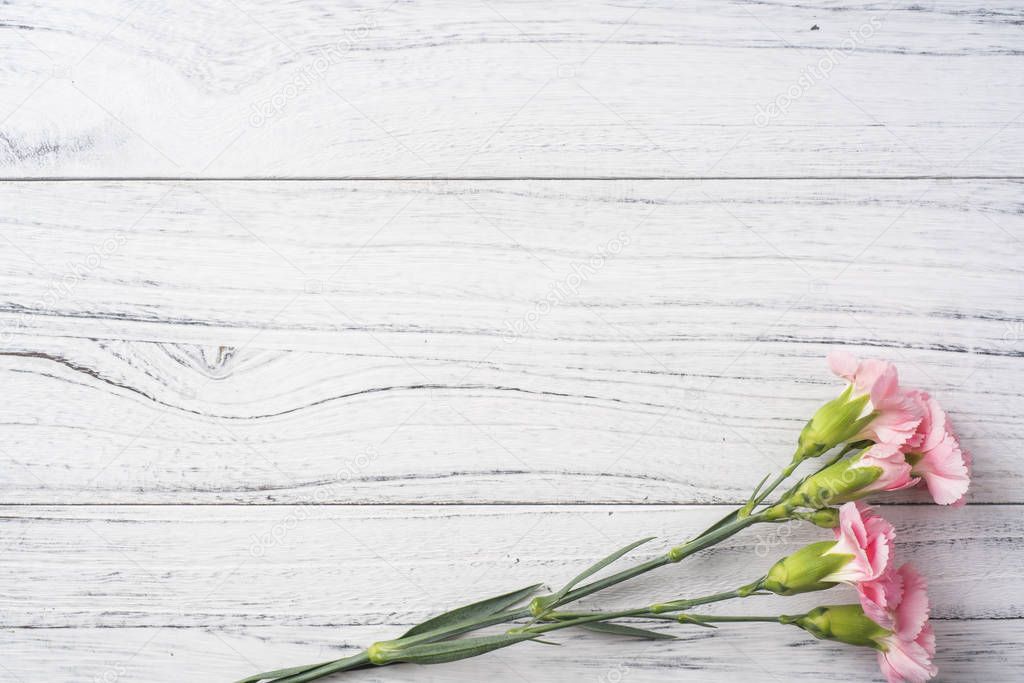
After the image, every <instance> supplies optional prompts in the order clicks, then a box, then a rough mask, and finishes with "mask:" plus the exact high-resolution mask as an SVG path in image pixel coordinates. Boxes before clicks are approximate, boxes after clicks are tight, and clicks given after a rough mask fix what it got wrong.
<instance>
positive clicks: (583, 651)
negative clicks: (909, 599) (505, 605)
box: [0, 620, 1024, 683]
mask: <svg viewBox="0 0 1024 683" xmlns="http://www.w3.org/2000/svg"><path fill="white" fill-rule="evenodd" d="M933 624H934V627H935V632H936V637H937V639H938V643H939V648H940V649H939V655H938V660H937V661H938V665H939V669H940V674H939V678H938V679H936V680H938V681H955V682H956V683H984V682H985V681H991V680H1002V679H1003V678H1004V677H1005V676H1006V672H1013V671H1019V670H1020V668H1021V667H1022V666H1024V654H1022V653H1024V648H1022V647H1021V644H1022V643H1024V623H1022V622H1021V621H1020V620H991V621H936V622H933ZM407 627H408V626H407V624H398V623H396V624H380V625H372V626H359V625H349V624H345V625H337V626H247V627H237V628H225V629H219V628H100V629H89V628H60V629H26V630H20V631H17V632H16V635H17V638H10V637H5V638H4V639H3V640H2V641H0V655H2V657H3V661H2V663H0V667H2V668H0V672H3V673H4V675H5V676H6V677H8V678H7V679H8V680H11V681H13V682H14V683H29V682H30V681H33V680H36V679H37V678H38V676H39V673H40V672H41V671H42V672H45V674H46V675H47V678H48V680H69V681H70V680H75V681H77V680H82V679H83V678H84V679H85V680H89V681H94V680H96V681H117V680H121V681H124V680H130V681H162V680H201V681H222V682H227V681H234V680H238V679H239V678H241V677H242V676H247V675H249V674H251V673H254V672H256V671H268V670H270V669H273V668H275V667H282V666H292V665H296V664H298V663H302V662H307V661H309V662H314V661H324V660H327V659H335V658H338V657H342V656H345V655H348V654H352V653H354V652H356V651H357V649H358V648H362V647H366V646H368V645H369V644H371V643H373V642H375V641H377V640H381V639H386V638H390V637H394V635H395V634H396V633H400V632H402V631H403V630H404V628H407ZM673 632H674V633H676V634H677V635H679V636H680V640H677V641H668V642H657V643H646V642H640V641H624V640H621V641H620V640H612V639H610V638H608V637H605V636H599V635H597V634H577V635H563V636H561V637H559V639H558V640H559V642H561V643H564V647H559V648H555V647H545V646H541V645H530V644H525V645H517V646H515V647H512V648H509V649H507V650H503V651H500V652H496V653H491V654H489V655H485V656H484V657H483V658H480V659H477V660H470V661H464V662H454V663H452V664H445V665H441V666H428V667H416V666H411V665H404V666H397V667H389V668H387V669H379V670H371V671H359V672H351V673H350V674H346V676H345V677H344V678H338V679H336V680H337V681H353V682H354V683H369V682H370V681H373V682H375V683H380V682H381V681H389V682H395V683H399V682H400V683H477V682H478V681H480V680H481V676H486V678H487V680H488V681H495V682H496V683H523V681H538V680H545V681H546V680H565V681H569V680H572V681H601V682H604V683H617V682H619V681H627V680H628V681H632V682H639V683H662V682H663V681H665V680H672V681H687V682H688V683H708V682H710V683H734V682H735V681H736V680H737V679H740V678H746V679H750V680H764V681H771V682H772V683H775V682H777V681H801V682H806V683H821V681H827V680H843V681H880V680H882V678H880V674H879V673H878V667H877V665H876V664H875V657H874V655H873V654H872V653H871V652H870V651H868V650H858V649H853V648H850V647H847V646H843V645H839V644H837V643H828V642H822V641H816V640H814V639H812V638H811V637H810V636H808V635H807V634H805V633H802V632H800V631H797V630H796V629H784V628H782V627H779V626H771V625H761V626H758V625H749V624H733V625H730V626H729V627H728V628H724V627H723V628H722V629H719V630H718V631H715V632H713V633H708V632H706V631H704V630H703V629H701V630H700V631H699V632H694V631H692V630H689V631H688V630H684V629H683V627H680V626H677V627H674V631H673ZM11 633H12V632H11V631H7V632H6V634H7V635H10V634H11ZM56 647H59V648H60V652H61V656H60V657H55V656H54V649H55V648H56ZM329 680H330V679H329Z"/></svg>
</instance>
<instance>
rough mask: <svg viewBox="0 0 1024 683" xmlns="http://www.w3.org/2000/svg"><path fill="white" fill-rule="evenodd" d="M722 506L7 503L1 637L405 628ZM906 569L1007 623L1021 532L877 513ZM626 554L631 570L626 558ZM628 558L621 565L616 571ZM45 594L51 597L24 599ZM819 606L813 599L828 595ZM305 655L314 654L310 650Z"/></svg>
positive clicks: (695, 588) (732, 566)
mask: <svg viewBox="0 0 1024 683" xmlns="http://www.w3.org/2000/svg"><path fill="white" fill-rule="evenodd" d="M724 510H725V508H722V507H714V506H713V507H707V506H696V507H680V506H675V507H655V506H618V507H605V506H578V507H565V506H560V507H546V506H447V507H443V508H433V507H428V506H409V507H406V506H365V507H363V506H350V507H339V506H317V505H307V506H227V507H222V506H70V507H46V506H15V507H6V508H4V509H3V511H2V518H0V524H2V535H0V537H2V538H3V539H4V544H5V548H4V557H5V561H4V563H3V566H2V567H0V586H2V587H3V590H2V591H0V601H2V602H0V605H2V608H3V609H2V610H0V625H2V627H3V628H121V627H133V628H136V627H183V628H184V627H204V628H233V627H240V626H257V625H259V626H284V625H287V626H335V625H345V624H362V625H389V624H395V623H415V622H418V621H422V620H423V619H426V618H427V617H429V616H430V615H431V614H434V613H437V612H440V611H442V610H444V609H446V608H450V607H452V606H455V605H457V604H461V603H463V602H468V601H470V600H472V599H477V598H482V597H486V596H488V595H493V594H496V593H499V592H504V591H507V590H511V589H513V588H516V587H521V586H525V585H530V584H532V583H536V582H539V581H547V582H549V583H550V584H551V585H555V586H557V585H559V584H560V582H563V581H565V580H568V579H569V578H570V577H571V576H573V575H574V574H575V573H577V572H578V571H579V570H580V569H581V568H583V567H584V566H586V565H588V564H590V563H591V562H593V561H594V560H596V559H597V558H599V557H601V556H603V555H605V554H606V553H607V552H609V551H610V550H612V549H614V548H616V547H621V546H622V545H624V544H625V543H627V542H629V541H632V540H635V539H637V538H641V537H644V536H649V535H657V536H658V537H659V539H661V540H659V541H656V542H654V543H652V544H649V546H648V547H646V548H645V549H644V550H643V551H639V550H638V551H635V552H634V553H633V554H632V555H631V556H630V559H632V560H633V561H638V560H640V559H644V558H647V557H652V556H654V555H656V554H659V553H661V552H664V551H667V549H668V548H669V547H670V546H671V545H673V544H675V543H677V542H682V541H683V540H685V539H686V538H687V537H689V536H692V535H694V534H696V533H699V532H700V531H701V530H703V529H704V528H706V527H707V526H708V525H709V524H710V523H712V522H713V521H715V520H716V519H717V518H718V517H720V516H721V515H722V514H723V512H724ZM881 510H882V513H883V514H884V515H886V517H887V518H889V519H890V520H891V521H892V522H893V524H894V525H895V526H896V528H897V529H898V553H899V557H900V558H901V561H906V560H910V561H913V562H915V563H916V564H917V565H918V566H919V567H920V568H921V571H922V572H923V573H924V574H926V575H927V577H928V579H929V582H930V589H929V593H930V595H931V598H932V604H933V609H932V614H933V615H934V617H936V618H939V619H1018V618H1020V617H1022V616H1024V614H1022V612H1024V598H1022V597H1021V595H1020V592H1019V591H1017V590H1015V587H1016V586H1017V585H1018V584H1019V582H1020V580H1021V576H1020V571H1021V569H1020V568H1021V566H1022V563H1021V560H1022V559H1024V557H1022V553H1024V551H1022V547H1024V546H1022V543H1021V537H1022V535H1024V527H1022V520H1021V515H1020V508H1019V507H1017V506H968V507H967V508H964V509H961V510H949V509H939V508H936V507H934V506H929V507H923V506H891V505H886V506H883V507H881ZM826 537H830V534H829V533H828V532H826V531H823V530H821V529H817V528H815V527H811V526H809V525H806V524H799V525H787V526H762V527H759V528H755V529H751V530H749V531H747V532H746V533H744V534H742V535H739V536H736V537H734V538H733V539H730V540H729V541H727V542H725V543H723V544H721V545H719V546H716V547H715V548H713V549H711V550H710V551H707V552H705V553H702V554H700V555H697V556H694V557H692V558H690V559H689V560H688V561H686V562H685V563H684V564H681V565H676V566H674V567H672V568H665V569H662V570H659V571H658V572H655V573H652V574H649V575H647V576H645V577H641V578H639V579H637V580H635V581H633V582H629V583H627V584H624V585H622V586H619V587H616V589H615V590H614V591H611V592H610V593H609V595H608V596H605V597H603V598H601V599H599V600H596V601H595V600H593V599H591V600H589V602H588V603H587V604H589V605H591V606H592V607H593V606H595V605H600V606H602V607H608V608H625V607H629V606H637V605H642V604H647V603H648V602H650V601H659V600H660V601H664V600H667V599H673V598H678V597H692V596H699V595H707V594H710V593H715V592H719V591H722V590H727V589H729V588H732V587H738V586H740V585H743V584H746V583H749V582H750V581H753V580H755V579H756V578H758V576H760V575H762V574H763V572H765V571H766V570H767V568H768V567H769V566H770V565H771V564H772V563H773V562H774V561H775V560H777V559H778V558H779V557H781V556H782V555H784V554H786V553H787V552H791V551H793V550H796V549H797V548H799V547H801V546H802V545H803V544H804V543H807V542H811V541H814V540H821V539H823V538H826ZM625 561H628V560H624V562H625ZM623 566H625V565H623ZM25 586H45V587H46V588H45V590H24V589H23V588H24V587H25ZM854 598H855V593H854V592H853V591H852V589H833V591H831V592H830V593H829V594H827V595H821V594H806V595H802V596H796V597H792V598H779V597H774V596H768V597H756V598H750V599H749V600H748V602H749V604H732V603H730V604H728V605H725V606H723V607H722V608H721V609H720V611H721V612H725V613H747V614H750V613H751V611H752V610H758V611H767V612H768V613H773V612H775V613H778V612H785V613H799V611H800V610H801V609H808V608H811V607H813V606H815V605H817V604H830V603H831V604H834V603H835V602H836V601H845V600H848V599H854ZM823 601H824V602H823ZM314 658H315V654H314Z"/></svg>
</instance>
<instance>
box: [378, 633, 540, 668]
mask: <svg viewBox="0 0 1024 683" xmlns="http://www.w3.org/2000/svg"><path fill="white" fill-rule="evenodd" d="M534 638H536V635H535V634H533V633H503V634H501V635H497V636H480V637H478V638H463V639H462V640H445V641H442V642H440V643H426V644H424V645H412V646H410V647H406V648H401V649H400V650H398V651H397V652H395V653H394V654H393V655H392V657H391V661H395V662H413V663H416V664H443V663H445V662H454V661H456V660H459V659H467V658H469V657H476V656H477V655H482V654H484V653H487V652H491V651H493V650H497V649H500V648H503V647H508V646H509V645H515V644H516V643H521V642H523V641H524V640H532V639H534Z"/></svg>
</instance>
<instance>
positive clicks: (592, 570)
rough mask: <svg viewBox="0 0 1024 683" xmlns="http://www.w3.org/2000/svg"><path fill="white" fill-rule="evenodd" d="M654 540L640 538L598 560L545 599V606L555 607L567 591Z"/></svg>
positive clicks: (652, 538) (651, 538) (651, 537)
mask: <svg viewBox="0 0 1024 683" xmlns="http://www.w3.org/2000/svg"><path fill="white" fill-rule="evenodd" d="M654 539H655V537H654V536H648V537H647V538H641V539H640V540H639V541H633V542H632V543H630V544H629V545H627V546H625V547H624V548H619V549H618V550H616V551H615V552H614V553H612V554H611V555H609V556H607V557H605V558H604V559H602V560H599V561H597V562H595V563H594V564H592V565H590V566H589V567H587V568H586V569H584V570H583V571H582V572H580V573H579V574H577V575H576V576H574V577H573V578H572V580H571V581H569V583H567V584H565V585H564V586H562V589H561V590H560V591H558V592H557V593H555V594H554V595H552V596H551V597H550V598H545V599H544V602H545V603H546V604H547V605H550V606H551V607H555V606H557V605H558V602H559V601H560V600H561V599H562V598H564V597H565V596H566V595H567V594H568V593H569V591H571V590H572V589H573V588H574V587H575V586H576V585H577V584H578V583H580V582H581V581H583V580H584V579H586V578H587V577H589V576H593V575H594V574H596V573H598V572H599V571H601V570H602V569H604V568H605V567H607V566H608V565H610V564H611V563H612V562H614V561H615V560H617V559H619V558H620V557H622V556H623V555H625V554H626V553H628V552H629V551H630V550H633V549H634V548H638V547H640V546H642V545H643V544H644V543H647V542H648V541H653V540H654Z"/></svg>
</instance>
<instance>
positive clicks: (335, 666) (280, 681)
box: [270, 514, 780, 683]
mask: <svg viewBox="0 0 1024 683" xmlns="http://www.w3.org/2000/svg"><path fill="white" fill-rule="evenodd" d="M763 521H780V520H775V519H772V520H769V519H767V518H766V517H764V516H763V515H762V514H755V515H749V516H745V517H742V518H739V519H733V520H731V521H728V522H725V520H723V522H725V523H722V524H719V525H716V526H715V527H713V528H712V529H709V530H708V531H706V532H704V533H702V534H701V535H699V536H697V537H696V538H693V539H691V540H690V541H688V542H686V543H684V544H682V545H679V546H676V547H674V548H672V549H671V550H669V552H668V553H666V554H664V555H661V556H659V557H655V558H652V559H650V560H647V561H646V562H641V563H640V564H638V565H635V566H633V567H630V568H628V569H624V570H622V571H620V572H617V573H615V574H612V575H611V576H607V577H605V578H603V579H598V580H596V581H592V582H590V583H587V584H584V585H583V586H580V587H579V588H576V589H574V590H572V591H569V592H568V593H566V595H565V596H563V597H562V598H561V599H560V600H558V601H557V602H556V603H552V604H550V605H547V604H544V603H543V598H541V600H540V602H539V603H537V604H540V605H543V611H548V610H551V609H553V608H555V607H559V606H561V605H565V604H568V603H570V602H575V601H576V600H579V599H580V598H583V597H586V596H588V595H592V594H593V593H596V592H598V591H601V590H604V589H605V588H609V587H611V586H614V585H616V584H619V583H622V582H623V581H627V580H629V579H632V578H634V577H637V576H640V575H641V574H645V573H647V572H649V571H652V570H654V569H657V568H659V567H664V566H665V565H667V564H674V563H676V562H680V561H681V560H683V559H684V558H686V557H689V556H690V555H692V554H694V553H696V552H699V551H701V550H703V549H705V548H708V547H710V546H712V545H715V544H716V543H720V542H721V541H723V540H725V539H726V538H729V537H730V536H733V535H735V534H737V533H739V532H740V531H742V530H743V529H745V528H747V527H748V526H752V525H754V524H757V523H758V522H763ZM733 593H734V591H729V592H727V593H720V594H716V595H715V596H707V597H706V598H697V599H696V600H697V602H692V601H689V602H692V604H693V605H700V604H707V603H706V602H703V601H705V600H706V601H709V602H715V601H717V600H719V599H727V598H729V597H739V596H738V595H734V594H733ZM548 597H550V596H548ZM684 609H685V608H684ZM531 615H533V616H537V615H536V614H534V610H531V609H530V608H528V607H523V608H518V609H513V610H506V611H503V612H498V613H497V614H493V615H490V616H488V617H484V618H481V619H475V620H467V621H464V622H460V623H457V624H453V625H450V626H446V627H443V628H440V629H437V630H434V631H429V632H427V633H422V634H419V635H417V636H413V637H412V638H410V639H403V645H412V644H421V643H428V642H435V641H438V640H444V639H446V638H452V637H454V636H458V635H462V634H464V633H468V632H470V631H476V630H478V629H481V628H485V627H487V626H494V625H497V624H502V623H507V622H510V621H516V620H518V619H524V618H526V617H529V616H531ZM605 618H606V619H607V618H610V617H605ZM589 620H590V621H599V619H589ZM559 623H569V622H559ZM537 628H541V627H537ZM369 663H370V662H369V657H368V655H367V653H366V651H364V652H361V653H359V654H357V655H353V656H351V657H345V658H343V659H339V660H336V661H333V662H328V663H326V664H322V665H320V666H317V667H315V668H312V669H309V670H307V671H303V672H301V673H298V674H293V675H291V676H286V677H284V678H276V679H270V680H272V681H273V683H307V682H308V681H313V680H316V679H318V678H321V677H323V676H328V675H330V674H333V673H338V672H341V671H348V670H352V669H357V668H363V667H365V666H367V665H368V664H369Z"/></svg>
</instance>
